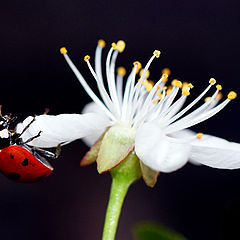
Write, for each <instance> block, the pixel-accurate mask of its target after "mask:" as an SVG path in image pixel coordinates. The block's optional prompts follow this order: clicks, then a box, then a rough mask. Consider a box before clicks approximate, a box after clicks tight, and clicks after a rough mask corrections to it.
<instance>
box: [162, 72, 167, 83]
mask: <svg viewBox="0 0 240 240" xmlns="http://www.w3.org/2000/svg"><path fill="white" fill-rule="evenodd" d="M162 81H163V82H164V83H166V82H167V81H168V74H166V73H163V74H162Z"/></svg>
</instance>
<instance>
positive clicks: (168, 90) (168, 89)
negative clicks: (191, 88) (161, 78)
mask: <svg viewBox="0 0 240 240" xmlns="http://www.w3.org/2000/svg"><path fill="white" fill-rule="evenodd" d="M171 91H172V86H169V87H168V88H167V92H166V94H169V93H170V92H171Z"/></svg>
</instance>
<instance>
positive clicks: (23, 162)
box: [0, 106, 61, 183]
mask: <svg viewBox="0 0 240 240" xmlns="http://www.w3.org/2000/svg"><path fill="white" fill-rule="evenodd" d="M15 119H16V117H12V116H11V114H10V115H5V116H3V115H2V113H1V106H0V171H1V172H2V173H3V174H4V175H5V176H6V177H8V178H9V179H11V180H14V181H16V182H29V183H30V182H36V181H38V180H41V179H43V178H46V177H48V176H49V175H50V174H51V172H52V171H53V167H52V166H51V165H50V163H49V162H48V161H47V160H46V157H47V158H52V159H55V158H57V157H58V156H59V154H60V151H61V148H60V145H59V146H57V148H56V152H55V153H52V152H49V151H46V150H43V149H40V148H37V147H30V146H28V145H27V143H28V142H30V141H32V140H33V139H35V138H37V137H39V136H40V134H41V131H40V132H39V133H38V134H37V135H36V136H33V137H31V138H30V139H28V140H26V141H25V142H23V140H22V138H21V135H22V134H23V133H24V132H25V131H26V130H27V129H28V128H29V126H30V125H31V124H32V123H33V122H34V121H35V118H33V120H32V121H31V122H30V123H29V124H28V125H27V126H26V127H25V128H24V129H23V130H22V132H21V133H16V132H15V131H13V130H9V129H8V128H9V125H10V124H11V123H12V122H13V121H14V120H15Z"/></svg>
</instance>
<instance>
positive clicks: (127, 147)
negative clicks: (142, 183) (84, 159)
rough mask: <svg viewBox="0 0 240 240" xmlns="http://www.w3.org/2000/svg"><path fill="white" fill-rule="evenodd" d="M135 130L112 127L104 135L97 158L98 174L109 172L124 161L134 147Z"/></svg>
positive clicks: (119, 126) (120, 126)
mask: <svg viewBox="0 0 240 240" xmlns="http://www.w3.org/2000/svg"><path fill="white" fill-rule="evenodd" d="M134 137H135V130H133V129H131V128H128V127H125V126H122V125H115V126H112V127H111V128H110V129H109V131H107V133H106V134H105V135H104V137H103V139H102V144H101V146H100V150H99V153H98V158H97V169H98V172H99V173H103V172H106V171H109V170H110V169H112V168H114V167H115V166H117V165H118V164H119V163H120V162H121V161H122V160H124V159H125V158H126V157H127V156H128V154H129V153H130V151H131V150H132V149H133V145H134Z"/></svg>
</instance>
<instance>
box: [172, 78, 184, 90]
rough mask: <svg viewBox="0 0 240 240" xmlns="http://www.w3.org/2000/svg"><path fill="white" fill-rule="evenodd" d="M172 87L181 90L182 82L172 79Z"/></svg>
mask: <svg viewBox="0 0 240 240" xmlns="http://www.w3.org/2000/svg"><path fill="white" fill-rule="evenodd" d="M172 86H175V87H178V88H182V82H181V81H179V80H177V79H174V80H173V81H172Z"/></svg>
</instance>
